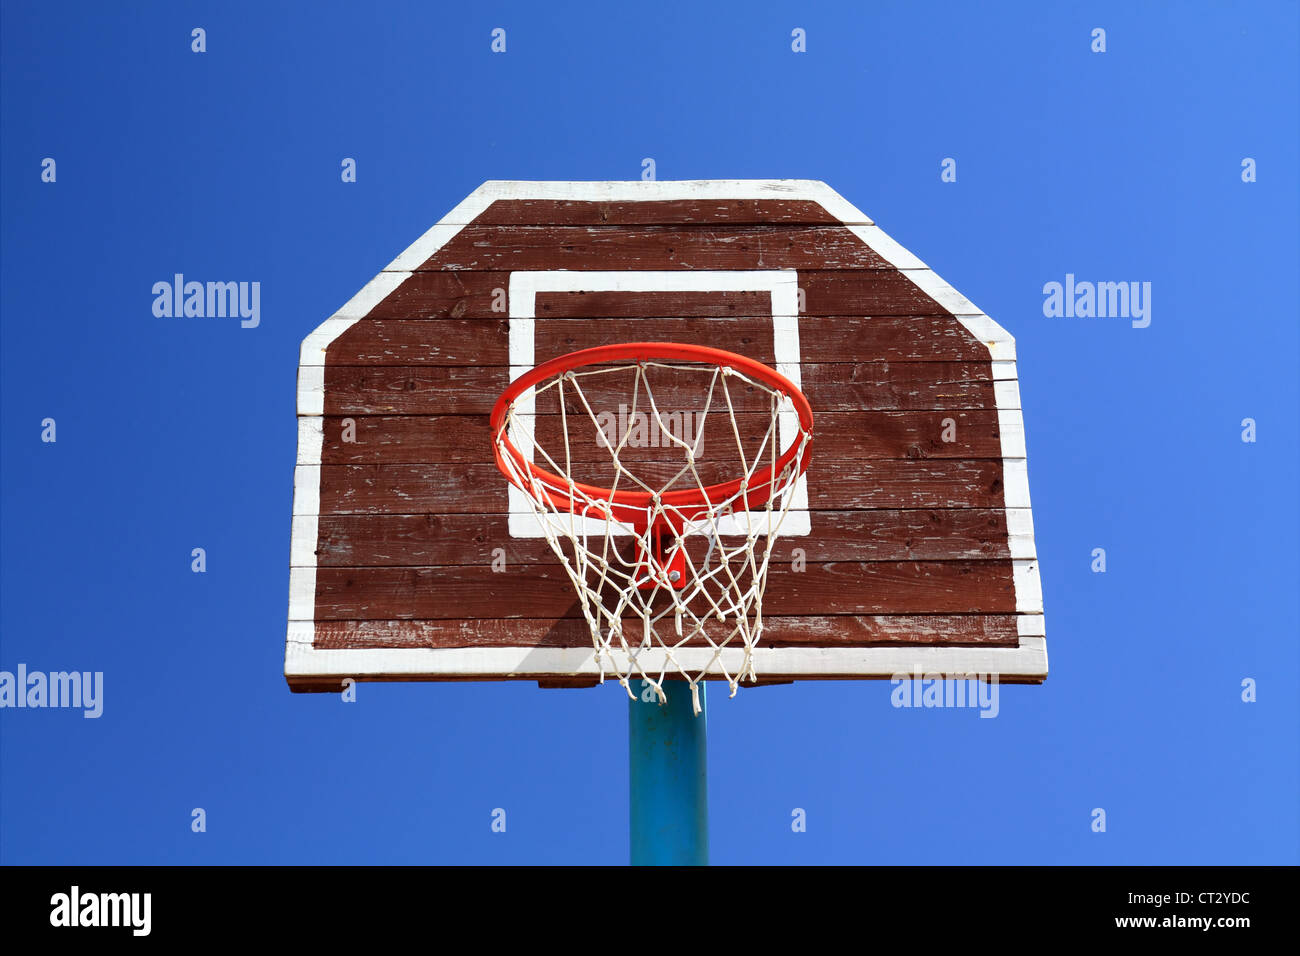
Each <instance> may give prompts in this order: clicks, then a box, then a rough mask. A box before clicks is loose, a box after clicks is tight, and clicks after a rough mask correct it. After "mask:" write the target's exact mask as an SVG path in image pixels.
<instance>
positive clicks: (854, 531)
mask: <svg viewBox="0 0 1300 956" xmlns="http://www.w3.org/2000/svg"><path fill="white" fill-rule="evenodd" d="M814 521H815V524H814V531H815V534H812V535H808V536H800V537H791V538H783V539H781V540H780V541H779V542H778V544H777V546H776V549H775V551H774V552H773V556H772V561H773V562H775V563H790V562H791V561H793V560H794V559H795V554H794V552H795V550H796V549H798V550H799V551H801V552H802V559H803V560H805V561H811V562H814V563H817V562H826V561H942V560H947V559H999V558H1004V559H1005V558H1010V556H1011V555H1010V552H1009V550H1008V545H1007V516H1006V511H1004V510H1003V509H1000V508H984V509H981V508H969V509H956V508H941V509H928V510H911V511H900V510H881V511H819V512H817V514H816V515H815V517H814ZM318 534H319V543H318V546H317V551H316V560H317V565H318V566H319V567H435V566H457V565H480V566H484V567H487V566H490V565H491V564H492V562H493V561H494V560H496V559H497V558H498V557H500V558H502V559H503V560H504V561H505V563H506V566H507V567H510V566H514V565H519V564H526V563H532V562H539V561H555V560H556V558H555V555H554V553H553V552H552V551H551V548H550V545H548V544H547V543H546V540H545V539H544V538H512V537H511V536H510V534H509V531H508V529H507V527H506V516H505V515H442V514H438V515H434V514H428V515H409V514H402V515H387V514H375V515H322V516H321V518H320V522H319V526H318ZM691 544H692V550H693V553H694V554H695V557H696V558H697V559H698V557H699V555H698V552H699V551H700V550H701V549H703V548H704V547H705V542H704V541H703V540H702V539H698V538H697V539H691Z"/></svg>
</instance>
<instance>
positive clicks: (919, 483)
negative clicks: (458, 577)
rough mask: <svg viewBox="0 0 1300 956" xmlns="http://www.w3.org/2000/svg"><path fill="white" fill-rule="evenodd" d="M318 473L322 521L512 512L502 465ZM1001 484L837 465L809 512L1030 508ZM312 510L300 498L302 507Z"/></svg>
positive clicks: (828, 466)
mask: <svg viewBox="0 0 1300 956" xmlns="http://www.w3.org/2000/svg"><path fill="white" fill-rule="evenodd" d="M814 454H815V452H814ZM300 467H302V466H300ZM316 470H318V471H319V489H320V491H319V501H318V506H319V509H320V513H321V514H383V513H388V514H425V513H444V514H493V513H500V512H502V511H505V510H506V498H507V495H506V480H505V478H504V477H503V476H502V474H501V472H500V471H498V470H497V467H496V465H495V464H488V463H481V464H461V463H452V464H423V465H416V464H401V465H395V464H380V465H322V466H320V467H319V468H318V469H316ZM303 480H307V481H315V480H317V479H316V478H315V476H312V477H309V478H304V479H303ZM1002 482H1003V479H1002V462H1000V461H996V460H960V459H959V460H952V459H931V460H912V459H900V460H892V459H891V460H882V461H869V462H850V463H836V462H834V461H833V460H832V461H827V462H825V463H824V464H821V465H819V466H818V469H817V470H816V471H815V472H813V473H812V474H810V476H809V481H808V492H809V503H810V507H811V508H813V509H817V510H837V511H841V510H851V511H857V510H863V509H867V510H873V509H893V508H1002V507H1008V506H1011V507H1019V506H1023V505H1022V504H1021V503H1020V502H1009V501H1005V500H1004V496H1003V484H1002ZM311 504H312V505H315V504H316V503H315V502H312V503H311ZM306 506H307V505H305V504H304V505H299V504H298V503H297V500H296V499H295V507H296V508H300V507H306ZM297 513H299V514H306V513H310V512H307V511H298V512H297Z"/></svg>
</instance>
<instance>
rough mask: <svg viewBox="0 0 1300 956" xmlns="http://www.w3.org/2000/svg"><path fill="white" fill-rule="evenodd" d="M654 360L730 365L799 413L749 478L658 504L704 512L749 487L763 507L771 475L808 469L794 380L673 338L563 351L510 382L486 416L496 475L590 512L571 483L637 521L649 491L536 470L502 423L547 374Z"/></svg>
mask: <svg viewBox="0 0 1300 956" xmlns="http://www.w3.org/2000/svg"><path fill="white" fill-rule="evenodd" d="M659 359H667V360H674V359H675V360H678V361H689V362H697V363H699V364H701V365H716V366H719V367H724V368H732V369H735V370H736V371H738V372H741V373H742V374H744V375H747V376H749V377H750V378H754V379H757V380H758V381H760V382H763V383H765V384H767V385H769V386H771V387H772V388H774V389H776V390H777V391H779V392H781V393H782V394H783V395H785V396H786V397H787V398H789V399H790V401H791V403H792V404H793V405H794V409H795V413H796V414H797V415H798V416H799V425H800V432H799V436H798V438H796V439H795V441H794V442H792V443H791V445H790V447H789V448H787V449H786V450H785V451H784V452H782V453H781V455H780V457H779V458H777V460H776V461H775V462H774V463H773V464H771V465H767V466H766V467H764V468H763V469H762V470H760V471H758V472H755V473H754V474H753V475H752V476H750V478H749V480H748V481H746V480H745V479H744V478H743V477H742V478H736V479H734V480H732V481H725V482H721V483H719V484H716V485H709V486H707V487H705V488H683V489H681V490H679V491H670V492H668V493H667V494H665V495H661V496H659V501H660V503H661V504H663V505H664V506H666V507H671V508H673V509H675V510H677V511H682V510H683V509H685V510H686V511H687V512H689V509H691V508H692V507H697V508H699V509H700V511H704V512H707V511H708V509H709V507H710V506H711V505H716V504H718V503H720V502H723V501H726V500H728V499H730V498H733V497H735V496H736V495H737V494H739V493H740V492H741V491H742V489H748V491H753V492H754V493H755V494H756V495H759V497H757V498H751V497H749V494H748V491H747V492H746V497H747V498H748V504H749V505H751V506H753V505H762V504H765V503H766V502H767V500H768V498H769V497H770V496H771V493H772V476H773V475H779V474H781V472H783V471H784V470H785V469H786V467H787V466H788V465H789V464H790V463H791V462H792V461H794V460H795V458H796V456H798V457H799V474H803V473H804V472H805V471H806V470H807V468H808V458H809V454H810V451H811V446H812V427H813V413H812V406H811V405H809V404H808V399H807V398H806V397H804V394H803V392H801V391H799V389H798V388H796V387H795V385H794V383H793V382H791V381H790V380H789V379H788V378H786V377H785V376H784V375H782V374H781V373H780V372H778V371H777V370H776V369H774V368H770V367H768V366H766V365H764V364H763V363H762V362H756V361H755V360H754V359H751V358H747V357H745V356H744V355H737V354H736V353H735V352H727V351H725V350H723V349H715V348H710V347H708V346H705V345H681V344H678V343H676V342H630V343H627V344H623V345H601V346H597V347H596V348H590V349H582V350H581V351H578V352H570V353H569V354H568V355H561V356H559V357H558V358H553V359H551V360H550V361H548V362H543V363H542V364H541V365H538V366H537V367H536V368H534V369H531V370H530V371H528V372H525V373H524V374H523V375H521V376H519V378H517V379H515V380H514V381H513V382H511V383H510V385H509V387H508V388H507V389H506V390H505V391H504V392H502V393H501V397H500V398H498V399H497V402H496V405H494V406H493V408H492V416H491V418H490V420H489V421H490V424H491V428H492V434H493V435H494V436H496V441H495V442H494V445H495V452H496V462H497V467H498V468H499V469H500V470H501V473H502V474H504V475H505V476H506V478H507V480H509V481H510V482H511V483H512V484H514V485H515V486H516V487H518V488H521V489H522V490H523V491H525V492H527V493H528V494H529V495H532V494H533V489H532V488H530V487H528V486H526V485H525V484H524V483H522V482H521V481H519V480H518V479H517V478H516V477H515V476H516V475H517V474H518V473H519V472H527V473H529V474H530V475H532V476H533V478H535V479H536V480H537V481H539V482H541V483H542V484H543V485H544V486H545V488H546V492H547V494H548V496H551V498H552V500H551V502H550V503H551V504H552V506H556V505H558V506H559V508H558V510H561V511H581V512H582V513H584V514H585V513H587V512H589V511H590V510H591V506H590V505H587V504H582V503H579V502H577V501H575V500H574V499H573V498H572V497H571V496H570V494H569V488H571V487H572V488H574V489H576V490H578V491H581V492H582V493H583V494H584V495H586V496H587V497H589V498H594V499H598V500H601V501H607V502H609V503H610V506H611V508H610V511H611V512H612V516H613V517H614V518H616V519H617V520H622V521H629V522H632V523H634V524H636V523H637V521H636V519H637V515H638V513H640V514H641V515H642V517H644V513H645V512H646V511H647V509H648V508H649V507H650V505H651V503H652V501H653V500H654V497H655V496H654V495H652V494H651V493H650V492H647V491H615V490H614V489H612V488H602V487H600V486H598V485H587V484H582V483H581V482H577V481H574V482H570V481H568V480H567V479H564V478H561V477H560V476H559V475H556V474H553V473H551V472H549V471H547V470H546V469H544V468H540V467H538V466H537V465H535V464H534V463H533V462H531V461H529V460H528V459H526V458H525V457H524V456H523V454H522V453H521V452H520V451H519V449H518V448H516V447H515V445H514V442H512V441H511V440H510V436H509V435H507V434H506V433H505V422H506V415H507V413H508V412H509V410H510V408H511V406H512V405H514V403H515V401H516V399H518V398H519V396H520V395H522V394H523V393H524V392H525V391H527V390H528V389H530V388H533V387H534V386H535V385H537V384H538V383H540V382H543V381H545V380H547V379H549V378H554V377H556V376H559V375H563V374H564V373H565V372H569V371H572V370H573V369H576V368H583V367H585V366H588V365H602V364H605V363H608V362H611V361H636V362H648V361H655V360H659ZM503 455H504V456H508V457H509V459H510V461H511V463H513V464H514V466H515V468H516V469H517V470H515V471H512V470H511V469H510V467H509V465H507V463H506V461H505V458H504V457H503ZM764 485H766V488H764V487H763V486H764ZM692 517H695V513H686V514H684V515H683V518H686V519H689V518H692Z"/></svg>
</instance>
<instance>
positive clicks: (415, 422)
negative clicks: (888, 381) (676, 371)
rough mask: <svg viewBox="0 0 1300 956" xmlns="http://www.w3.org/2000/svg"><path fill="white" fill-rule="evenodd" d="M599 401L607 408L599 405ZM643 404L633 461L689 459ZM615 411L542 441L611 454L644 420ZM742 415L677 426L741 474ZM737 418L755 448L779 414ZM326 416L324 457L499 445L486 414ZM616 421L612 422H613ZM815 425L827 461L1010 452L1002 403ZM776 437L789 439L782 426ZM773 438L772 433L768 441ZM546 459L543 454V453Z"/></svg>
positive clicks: (458, 452)
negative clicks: (1001, 425) (642, 439)
mask: <svg viewBox="0 0 1300 956" xmlns="http://www.w3.org/2000/svg"><path fill="white" fill-rule="evenodd" d="M638 408H640V409H645V408H647V404H646V403H645V402H644V401H642V402H640V403H639V405H638ZM592 411H595V412H597V414H598V415H600V414H602V410H601V409H599V408H598V407H596V406H593V408H592ZM687 411H690V409H687ZM637 414H639V415H642V416H644V417H643V418H642V419H641V421H643V422H645V423H646V424H645V425H644V426H643V427H644V430H645V434H646V441H647V442H653V443H654V444H646V445H641V446H634V445H632V444H630V443H628V444H625V445H624V446H623V447H622V448H621V449H620V451H619V455H620V458H621V459H622V460H623V461H624V462H625V463H633V462H646V461H659V462H663V463H665V464H666V465H667V466H669V467H672V468H674V469H676V468H679V467H681V466H683V465H684V464H685V463H686V453H685V451H684V450H683V449H681V448H680V447H678V446H676V445H674V444H673V443H672V442H671V440H670V439H669V438H668V437H666V434H665V432H664V431H662V430H658V429H651V428H650V427H649V424H648V423H649V422H650V416H649V415H648V414H647V413H646V412H644V411H641V412H638V413H637ZM667 414H668V409H667V408H666V407H664V406H662V405H661V406H660V419H661V420H662V421H663V423H664V424H673V425H674V426H676V425H677V424H680V423H683V422H685V421H686V419H683V418H682V417H681V416H680V415H679V416H678V418H677V419H675V420H673V421H672V422H670V421H669V419H668V418H667V417H666V416H667ZM609 415H610V417H609V418H606V419H603V420H602V419H600V418H597V419H596V421H593V420H592V418H591V416H590V415H589V414H588V413H587V412H586V411H582V412H577V411H575V412H574V413H573V414H571V415H569V416H567V417H566V418H565V419H564V420H563V421H562V420H561V418H560V416H559V415H539V416H537V417H536V418H535V419H534V420H533V424H532V434H533V436H534V439H535V442H536V445H537V447H539V448H542V449H546V450H547V452H548V453H549V454H550V455H551V457H552V458H553V459H555V460H556V461H563V460H564V451H565V441H564V439H565V436H566V433H567V437H568V452H569V456H570V460H572V461H575V462H602V463H603V462H609V461H610V460H611V457H612V456H611V453H610V451H609V449H607V448H605V447H604V445H603V444H602V443H601V436H602V435H604V434H608V435H609V437H610V439H611V440H612V441H613V442H614V443H615V444H616V445H617V443H618V442H619V441H620V440H621V438H622V437H623V435H621V434H620V429H630V428H631V427H632V426H633V423H635V422H636V421H637V419H635V418H633V413H632V412H631V411H630V409H629V411H628V412H627V413H626V414H624V415H622V416H621V419H620V413H619V411H618V409H617V408H616V407H615V408H614V409H613V410H612V411H609ZM732 420H733V417H732V416H730V415H728V413H727V411H726V410H725V409H719V408H717V407H716V406H715V407H714V409H713V410H712V411H710V412H709V413H708V415H707V416H704V417H703V418H702V419H701V418H700V416H699V415H698V414H695V413H692V418H691V419H690V420H689V422H690V424H689V425H685V424H682V425H681V427H674V428H673V429H672V430H671V434H673V435H674V437H676V438H678V439H682V440H689V441H690V442H691V443H692V444H693V446H694V448H695V449H696V452H697V464H698V465H699V466H701V467H703V466H706V465H707V466H709V467H710V468H712V467H714V466H715V465H716V466H718V467H720V468H722V469H723V470H724V473H725V472H726V471H732V472H736V474H738V473H739V471H738V469H739V464H738V462H739V459H738V457H737V455H736V444H735V438H734V436H733V434H732V424H731V423H732ZM701 422H702V423H703V424H702V427H701ZM734 422H735V425H736V428H737V429H738V433H739V435H740V438H741V440H742V442H743V447H744V448H745V450H746V453H747V455H749V456H750V457H751V458H752V456H753V455H754V454H756V453H757V452H758V451H759V449H761V448H762V447H763V442H764V439H765V438H768V437H769V435H768V433H769V430H770V429H771V424H772V417H771V415H768V414H762V413H757V412H736V413H735V415H734ZM946 422H951V423H952V432H951V434H952V435H953V436H954V440H953V441H951V442H947V441H944V440H943V435H944V434H945V433H947V428H946V426H945V423H946ZM323 423H324V444H323V446H322V450H321V459H320V460H321V462H322V463H323V464H327V465H334V464H366V463H376V464H378V463H388V464H408V463H410V464H417V463H446V462H475V461H485V460H487V459H489V458H491V457H492V454H493V451H492V448H493V438H494V436H493V435H492V432H491V429H490V428H489V427H488V420H487V417H486V416H470V415H372V416H368V417H365V418H361V419H349V418H346V417H339V416H332V415H331V416H326V417H325V418H324V419H323ZM598 423H599V426H598ZM566 426H567V428H566ZM606 428H608V432H607V431H604V430H603V429H606ZM345 430H346V431H347V432H348V434H349V435H351V436H352V437H353V440H352V441H343V440H342V436H343V432H344V431H345ZM624 434H626V432H624ZM815 435H816V449H817V461H818V462H819V463H820V461H821V459H822V458H827V459H835V460H844V461H859V460H877V459H889V458H912V459H919V458H1001V457H1002V453H1001V439H1000V435H999V430H998V416H997V412H994V411H983V410H978V411H977V410H960V411H942V412H894V411H891V412H826V413H822V414H818V415H817V418H816V431H815ZM770 437H771V439H773V440H775V441H776V442H777V443H778V444H779V441H780V436H779V433H773V434H772V435H771V436H770ZM771 447H772V441H771V440H769V441H768V443H767V448H768V449H770V448H771ZM781 447H783V446H781ZM537 460H538V461H539V463H540V461H541V459H540V458H539V459H537ZM736 474H732V476H731V477H736ZM719 480H720V479H719Z"/></svg>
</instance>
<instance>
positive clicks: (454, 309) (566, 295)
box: [361, 263, 946, 321]
mask: <svg viewBox="0 0 1300 956" xmlns="http://www.w3.org/2000/svg"><path fill="white" fill-rule="evenodd" d="M511 268H514V267H512V266H511V265H510V264H509V263H507V264H504V265H503V266H502V268H500V269H492V270H487V271H477V270H456V271H450V270H449V271H426V272H417V273H415V274H413V275H412V276H410V278H408V279H407V280H406V281H405V282H403V283H402V284H401V285H400V286H399V287H398V288H397V289H395V290H394V291H393V292H391V293H390V294H389V295H388V296H387V297H386V298H384V300H383V301H381V302H380V303H379V304H378V305H377V306H375V308H374V309H372V310H371V311H370V312H369V313H368V314H367V315H366V317H365V318H364V319H362V320H361V321H370V320H372V319H408V320H416V319H439V318H451V319H459V318H468V319H475V318H477V319H499V318H504V317H506V316H507V315H508V314H509V290H510V270H511ZM798 282H799V288H801V289H803V290H804V309H803V313H802V314H803V315H806V316H819V315H822V316H825V315H876V316H884V315H944V314H946V310H944V309H943V308H942V307H940V306H939V305H938V303H936V302H935V301H934V300H933V299H932V298H930V297H929V296H928V295H926V294H925V293H924V292H922V291H921V290H920V289H919V288H918V287H917V286H916V284H915V283H914V282H912V281H911V280H910V279H909V278H908V277H907V276H906V275H904V274H902V273H900V272H897V271H893V270H887V269H871V270H867V271H861V270H852V269H826V268H811V269H803V270H800V271H799V275H798ZM536 310H537V314H538V315H539V316H552V317H555V318H584V317H596V316H614V317H616V316H643V315H661V316H666V317H672V316H707V315H723V316H725V315H764V314H770V313H771V310H772V298H771V295H770V293H766V292H709V293H699V292H539V293H538V294H537V298H536Z"/></svg>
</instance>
